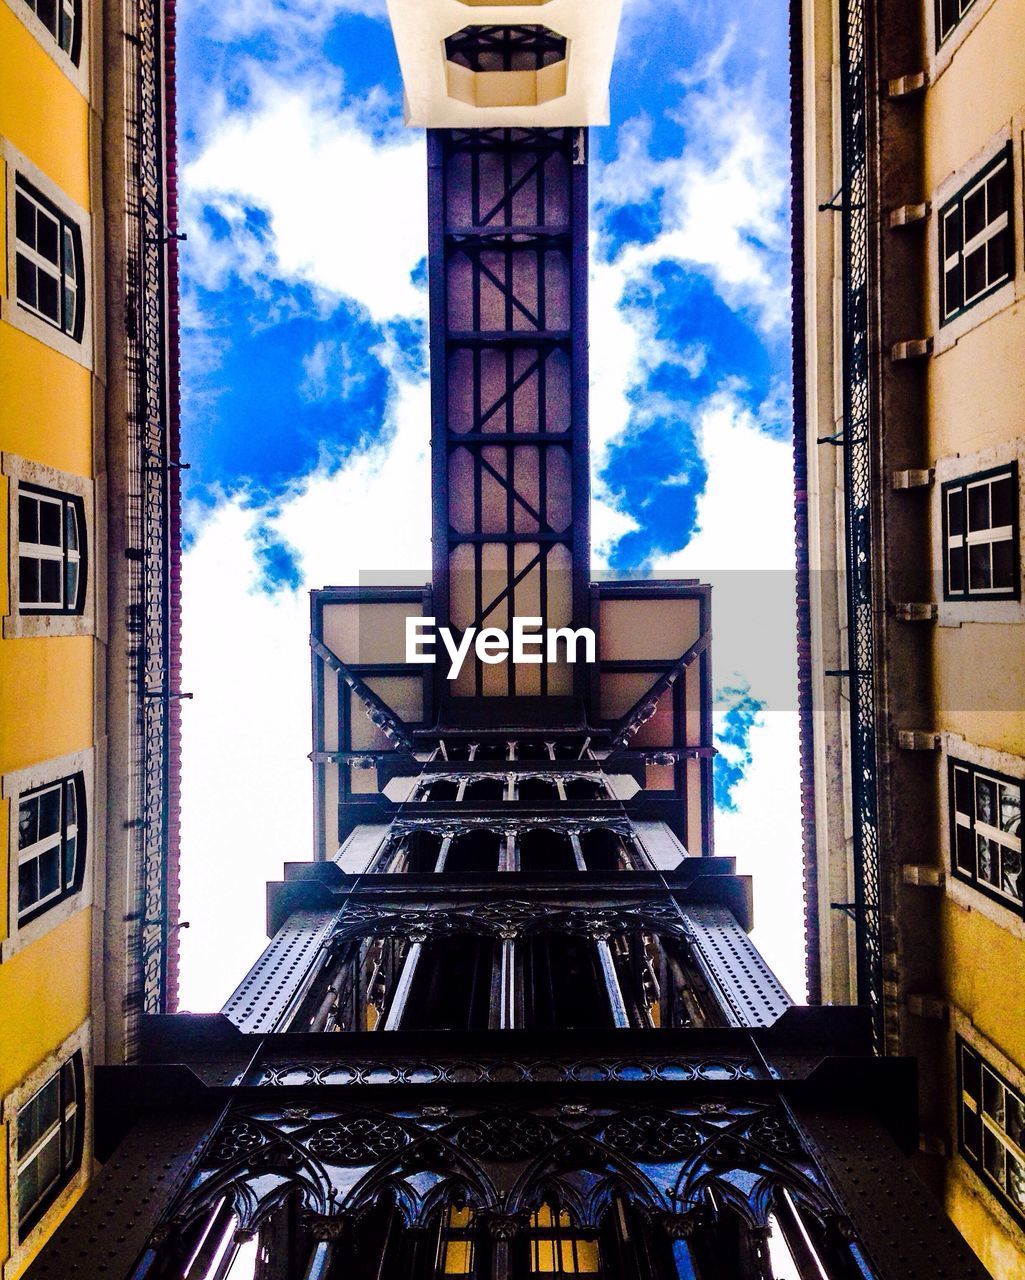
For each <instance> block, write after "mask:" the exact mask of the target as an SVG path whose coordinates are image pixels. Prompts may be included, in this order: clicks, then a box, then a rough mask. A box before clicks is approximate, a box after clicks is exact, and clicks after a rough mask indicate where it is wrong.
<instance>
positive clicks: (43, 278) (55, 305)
mask: <svg viewBox="0 0 1025 1280" xmlns="http://www.w3.org/2000/svg"><path fill="white" fill-rule="evenodd" d="M37 285H38V289H39V296H38V298H37V300H36V308H37V310H38V311H40V312H41V313H42V314H43V315H44V316H46V318H47V319H48V320H52V321H53V323H54V324H58V323H59V322H60V294H59V290H58V287H57V281H56V280H55V279H54V278H53V276H48V275H47V274H46V272H45V271H40V272H39V273H38V277H37Z"/></svg>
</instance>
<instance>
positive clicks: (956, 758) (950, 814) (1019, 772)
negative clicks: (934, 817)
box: [938, 733, 1025, 942]
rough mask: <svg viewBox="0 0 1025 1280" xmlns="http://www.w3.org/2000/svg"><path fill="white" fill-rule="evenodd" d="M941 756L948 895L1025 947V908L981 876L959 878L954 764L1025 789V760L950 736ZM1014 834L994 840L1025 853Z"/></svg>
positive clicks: (986, 831)
mask: <svg viewBox="0 0 1025 1280" xmlns="http://www.w3.org/2000/svg"><path fill="white" fill-rule="evenodd" d="M940 742H941V755H940V763H939V778H938V782H939V794H938V803H939V813H940V820H941V823H942V826H941V828H940V830H941V832H942V833H943V835H942V839H941V844H940V848H941V854H940V857H941V858H942V860H943V866H944V868H945V870H946V873H947V874H946V877H945V879H944V893H945V894H946V896H947V897H948V898H950V899H951V900H952V901H953V902H954V903H956V904H957V906H958V907H960V908H962V909H963V910H965V911H975V912H978V913H979V914H980V915H983V916H985V917H986V919H987V920H991V921H992V922H993V923H994V924H996V925H999V926H1000V928H1002V929H1004V930H1006V931H1007V932H1008V933H1010V934H1013V935H1014V936H1015V937H1017V938H1020V939H1021V940H1022V941H1023V942H1025V907H1023V905H1022V903H1021V902H1020V901H1019V900H1018V899H1017V898H1014V897H1012V896H1010V895H1009V894H1004V893H1000V892H997V891H995V887H994V886H993V885H992V884H989V883H988V882H983V884H982V885H980V884H979V882H978V876H977V874H976V878H975V879H970V878H969V877H968V876H966V875H964V874H960V873H958V871H957V870H956V869H955V868H956V867H957V865H958V864H957V849H956V839H957V835H956V826H958V825H961V824H958V823H956V821H955V818H954V814H955V803H954V800H955V798H954V796H953V795H952V794H951V786H952V782H953V777H952V769H951V765H952V763H956V762H962V763H964V764H968V765H971V766H972V767H973V768H974V769H976V770H978V771H979V772H980V773H982V774H998V775H1000V776H1001V777H1003V778H1009V779H1010V780H1011V781H1012V782H1018V780H1019V779H1021V780H1023V789H1025V758H1022V757H1021V756H1014V755H1011V754H1010V753H1009V752H1006V751H994V750H993V749H992V748H990V747H980V746H978V745H977V744H976V743H974V742H969V741H967V740H966V739H965V738H963V737H961V735H960V734H955V733H944V734H942V735H941V738H940ZM978 833H979V834H980V835H982V836H984V837H986V838H987V839H988V838H991V837H990V824H983V826H982V827H980V828H979V832H978ZM1011 834H1012V833H1008V832H1006V831H995V830H994V832H993V835H992V838H994V839H997V840H998V841H999V842H1000V843H1001V844H1003V845H1005V846H1006V847H1009V848H1017V849H1020V848H1021V831H1020V828H1019V831H1018V833H1017V835H1016V836H1015V837H1014V838H1015V839H1016V841H1017V844H1016V845H1015V844H1013V843H1011V841H1010V840H1009V836H1010V835H1011ZM975 870H976V873H977V870H978V866H977V863H976V866H975ZM1019 884H1020V885H1021V887H1022V890H1023V893H1025V868H1023V871H1022V876H1021V879H1020V881H1019Z"/></svg>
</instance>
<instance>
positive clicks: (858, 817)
mask: <svg viewBox="0 0 1025 1280" xmlns="http://www.w3.org/2000/svg"><path fill="white" fill-rule="evenodd" d="M866 23H867V6H866V3H865V0H843V3H842V4H841V7H840V77H841V78H840V86H841V87H840V125H841V157H842V165H843V188H842V198H841V202H840V211H841V225H842V241H843V249H842V254H843V263H842V270H843V318H842V335H843V427H842V437H841V438H842V444H843V459H844V504H845V523H846V539H845V540H846V566H845V567H846V573H847V613H848V617H847V625H848V642H847V643H848V668H849V671H850V679H849V686H850V714H851V735H850V739H851V793H852V796H853V803H854V814H853V827H854V842H853V843H854V880H855V889H854V902H853V903H851V904H849V909H850V911H851V912H852V914H853V917H854V926H855V945H856V955H857V979H858V1000H859V1003H861V1004H866V1005H868V1006H869V1007H870V1009H871V1010H872V1025H873V1034H874V1037H875V1042H876V1047H877V1048H880V1047H881V1043H882V1029H883V1019H882V949H881V945H880V933H879V822H878V809H877V768H876V749H875V710H874V696H873V694H874V653H873V650H874V630H873V627H874V620H873V608H872V599H873V596H872V559H871V557H872V457H871V424H870V416H871V380H870V373H869V358H868V345H869V329H868V290H869V273H870V249H869V228H868V203H869V200H868V197H869V190H868V182H869V178H868V156H867V136H868V84H867V80H868V77H867V56H868V31H867V25H866Z"/></svg>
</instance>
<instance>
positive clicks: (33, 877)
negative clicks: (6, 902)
mask: <svg viewBox="0 0 1025 1280" xmlns="http://www.w3.org/2000/svg"><path fill="white" fill-rule="evenodd" d="M38 901H39V880H38V867H37V866H36V860H35V858H33V859H32V860H31V861H30V862H23V863H22V864H21V866H20V867H19V868H18V910H19V911H28V909H29V908H30V907H33V906H35V904H36V903H37V902H38Z"/></svg>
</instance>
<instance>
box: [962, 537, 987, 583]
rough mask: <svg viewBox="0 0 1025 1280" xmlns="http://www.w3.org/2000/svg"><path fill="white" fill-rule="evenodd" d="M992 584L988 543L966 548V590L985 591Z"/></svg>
mask: <svg viewBox="0 0 1025 1280" xmlns="http://www.w3.org/2000/svg"><path fill="white" fill-rule="evenodd" d="M991 585H992V576H991V573H990V564H989V543H988V542H984V543H982V545H981V546H977V547H969V548H968V590H969V591H985V590H987V589H988V588H989V587H990V586H991Z"/></svg>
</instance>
